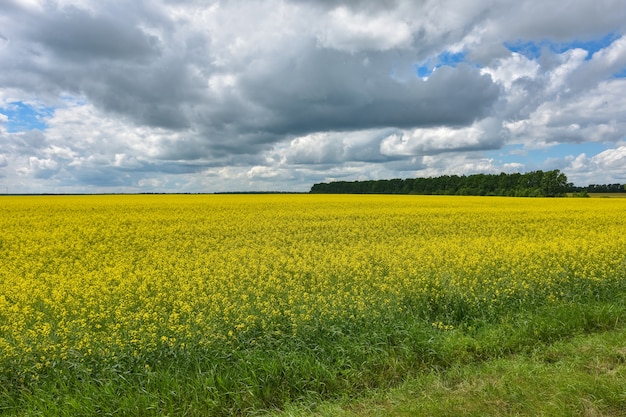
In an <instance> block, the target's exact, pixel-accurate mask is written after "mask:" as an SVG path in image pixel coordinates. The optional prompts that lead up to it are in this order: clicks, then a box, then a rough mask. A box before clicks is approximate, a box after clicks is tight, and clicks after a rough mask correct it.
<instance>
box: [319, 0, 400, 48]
mask: <svg viewBox="0 0 626 417" xmlns="http://www.w3.org/2000/svg"><path fill="white" fill-rule="evenodd" d="M322 30H323V33H321V34H319V35H318V37H317V39H318V41H319V43H320V45H322V46H323V47H329V48H335V49H338V50H342V51H347V52H350V53H354V52H359V51H363V50H379V51H384V50H389V49H394V48H400V49H408V48H409V47H410V45H411V41H412V30H411V28H410V26H409V25H408V23H407V22H406V21H403V20H401V19H398V17H396V16H394V15H392V14H391V13H380V14H376V15H374V16H372V15H368V14H364V13H353V12H352V11H351V10H350V9H348V8H347V7H338V8H336V9H334V10H331V11H330V12H329V19H328V23H327V25H326V26H325V27H324V28H323V29H322Z"/></svg>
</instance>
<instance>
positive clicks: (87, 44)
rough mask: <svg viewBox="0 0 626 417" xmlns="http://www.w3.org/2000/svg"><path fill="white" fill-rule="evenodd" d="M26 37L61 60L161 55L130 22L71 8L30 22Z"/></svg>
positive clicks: (155, 44)
mask: <svg viewBox="0 0 626 417" xmlns="http://www.w3.org/2000/svg"><path fill="white" fill-rule="evenodd" d="M28 21H30V23H31V24H30V25H27V29H26V30H25V32H26V33H25V35H26V37H27V38H29V39H30V40H32V41H33V42H36V43H38V44H41V45H42V46H43V47H44V48H45V49H46V50H48V51H51V52H52V53H54V54H56V55H57V56H58V57H59V58H60V59H70V60H75V61H82V62H84V61H85V60H90V59H114V60H143V59H147V58H150V57H154V56H156V55H158V53H159V49H160V45H159V40H158V39H157V38H156V37H155V36H150V35H148V34H146V33H145V32H143V31H142V30H141V29H139V28H138V27H137V26H136V25H134V24H133V23H135V22H132V21H130V22H129V21H126V20H125V16H123V15H121V16H119V15H118V16H114V15H93V14H92V13H90V12H88V11H85V10H79V9H76V8H74V7H69V8H67V9H62V10H53V11H51V12H50V13H45V14H43V15H41V16H32V17H29V18H27V22H28Z"/></svg>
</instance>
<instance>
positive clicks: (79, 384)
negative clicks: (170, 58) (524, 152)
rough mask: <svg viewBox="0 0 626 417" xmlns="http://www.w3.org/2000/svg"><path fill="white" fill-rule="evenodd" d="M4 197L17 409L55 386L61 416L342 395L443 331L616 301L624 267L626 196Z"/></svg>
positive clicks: (11, 380) (1, 285) (8, 356)
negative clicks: (81, 409) (85, 395)
mask: <svg viewBox="0 0 626 417" xmlns="http://www.w3.org/2000/svg"><path fill="white" fill-rule="evenodd" d="M0 208H1V210H0V265H1V268H0V386H2V387H3V388H2V389H0V404H2V403H4V404H6V405H5V406H4V407H6V408H5V409H4V411H9V412H18V411H20V410H22V411H23V410H25V409H28V410H31V411H33V410H41V409H42V408H41V407H44V409H48V410H51V409H54V408H45V407H51V405H50V402H51V401H52V400H51V398H50V397H46V395H47V394H50V393H52V392H56V394H55V395H56V398H62V399H61V400H58V401H60V402H58V403H57V404H56V407H57V408H56V410H57V411H59V410H65V411H66V412H68V413H69V411H67V410H71V404H72V401H70V400H69V399H68V395H70V394H68V393H69V392H73V391H76V390H81V389H84V390H88V389H92V390H93V391H92V393H93V392H98V393H99V394H98V395H102V396H103V397H102V398H100V399H98V398H93V396H92V398H91V399H90V401H91V404H93V405H92V406H93V407H96V408H94V409H93V410H91V411H93V412H94V413H103V414H106V412H107V410H108V412H112V411H111V410H115V409H117V410H119V409H122V408H124V407H125V404H127V403H125V402H124V401H127V402H128V404H130V403H131V400H133V401H137V398H136V397H133V395H134V394H131V393H130V392H129V391H130V390H131V388H132V390H133V391H142V392H143V393H144V394H146V393H147V394H146V395H144V397H143V398H144V399H143V400H142V401H144V402H143V403H141V402H139V403H137V404H139V405H137V406H138V407H141V406H144V407H153V408H152V409H153V410H156V409H161V410H166V411H167V410H169V411H167V412H165V411H164V414H167V413H170V414H172V413H174V414H175V413H177V412H181V413H182V412H183V411H184V412H185V413H186V414H188V415H193V414H194V413H193V409H192V407H203V408H204V411H205V412H206V411H207V410H208V411H211V412H212V413H214V414H220V413H223V414H227V413H230V412H239V413H245V412H246V410H248V411H249V410H250V409H256V408H263V407H273V406H280V405H281V404H284V403H286V402H289V401H297V400H298V399H300V398H308V397H309V396H311V395H312V396H321V397H327V396H333V395H342V394H341V393H342V392H348V393H349V394H351V393H353V392H354V390H358V389H359V388H360V387H361V388H362V387H363V386H364V387H367V386H376V385H377V384H380V383H381V381H383V380H394V379H395V380H397V379H401V378H402V374H403V372H409V371H411V367H412V366H413V365H410V364H415V363H422V364H429V363H435V362H436V361H437V357H438V356H437V355H440V354H442V353H441V352H437V351H436V349H435V348H434V346H435V345H428V343H429V340H430V341H431V342H432V341H433V340H436V337H439V336H437V335H441V334H452V335H455V337H456V336H458V337H459V338H463V337H470V336H471V335H472V334H474V333H475V332H478V331H480V328H481V326H482V325H484V323H495V322H499V323H504V322H505V321H506V320H507V317H509V316H510V315H513V314H517V313H519V312H528V311H534V310H536V309H546V308H552V306H554V307H555V308H556V307H559V306H568V305H574V304H576V303H585V302H589V301H593V300H611V299H613V298H614V297H615V294H618V293H623V292H624V288H625V283H624V281H625V280H626V277H625V276H626V273H625V270H626V233H624V231H626V199H530V198H529V199H518V198H484V197H482V198H481V197H435V196H432V197H431V196H419V197H418V196H380V195H378V196H342V195H332V196H331V195H142V196H137V195H128V196H127V195H124V196H121V195H120V196H32V197H26V196H23V197H9V196H7V197H1V198H0ZM474 350H475V351H476V352H478V353H476V352H474V353H476V354H477V355H480V352H479V350H480V348H479V347H475V349H474ZM429 355H430V356H429ZM473 357H474V356H472V358H473ZM470 359H471V358H470ZM176 384H178V385H176ZM190 386H191V387H193V389H190V388H189V387H190ZM59 393H61V394H62V395H60V396H59ZM107 393H108V394H107ZM50 395H52V394H50ZM63 395H65V397H64V396H63ZM190 396H191V397H193V398H191V397H190ZM105 397H106V398H105ZM24 398H29V400H28V401H26V400H24ZM33 398H35V399H36V398H41V403H40V404H38V405H37V403H36V400H33ZM113 399H115V400H113ZM112 401H117V403H115V404H113V403H112ZM44 403H45V404H44ZM68 404H69V405H68ZM83 406H84V404H83ZM38 407H39V408H38ZM68 407H69V408H68ZM107 407H108V408H107ZM2 410H3V409H2V406H1V405H0V411H2ZM197 412H198V415H201V413H200V412H199V411H197Z"/></svg>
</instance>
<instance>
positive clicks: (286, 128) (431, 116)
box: [243, 49, 499, 134]
mask: <svg viewBox="0 0 626 417" xmlns="http://www.w3.org/2000/svg"><path fill="white" fill-rule="evenodd" d="M392 70H393V68H390V67H386V68H385V67H382V66H375V65H370V64H366V65H364V64H363V57H358V56H354V55H351V54H347V53H343V52H339V51H333V50H326V49H317V50H314V51H313V52H312V53H311V54H309V55H308V56H305V57H304V58H299V59H298V62H296V63H293V62H289V63H288V64H287V65H282V66H280V67H274V66H272V67H271V68H270V71H268V72H266V73H263V72H262V71H261V70H260V71H252V72H251V74H253V75H254V76H253V77H251V78H250V79H246V80H244V82H243V83H244V88H245V91H247V93H248V96H249V97H250V98H251V100H253V101H254V102H255V103H258V104H260V105H261V106H262V108H264V109H269V110H270V111H271V116H272V118H271V119H270V123H269V124H267V125H265V126H264V125H262V124H258V125H252V126H250V128H257V129H264V130H268V131H273V132H276V133H281V134H284V133H298V134H302V133H309V132H312V131H324V130H358V129H369V128H380V127H416V126H436V125H445V124H450V125H467V124H470V123H472V122H473V121H474V120H476V119H477V118H480V117H483V116H485V115H486V114H487V113H488V111H489V109H490V106H491V105H492V104H493V103H494V101H495V100H496V99H497V97H498V94H499V88H498V87H497V86H496V85H495V84H493V82H492V80H491V78H490V77H489V76H485V75H481V74H480V73H479V71H477V70H476V69H473V68H470V67H469V66H466V65H460V66H458V67H457V68H449V67H443V68H441V69H440V70H438V71H435V73H433V75H432V76H431V77H430V78H429V79H428V80H426V81H422V80H421V79H419V78H417V77H415V76H413V77H411V78H410V79H408V80H406V81H404V80H396V79H394V78H393V77H392V76H390V73H391V72H392ZM262 122H264V120H263V121H262Z"/></svg>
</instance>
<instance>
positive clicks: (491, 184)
mask: <svg viewBox="0 0 626 417" xmlns="http://www.w3.org/2000/svg"><path fill="white" fill-rule="evenodd" d="M310 192H311V193H318V194H422V195H493V196H511V197H562V196H565V195H566V194H567V193H575V195H578V196H585V195H586V194H587V193H592V192H593V193H616V192H626V189H625V185H621V184H609V185H597V184H591V185H589V186H587V187H576V186H574V185H573V184H572V183H568V182H567V177H566V176H565V174H563V173H562V172H560V171H559V170H558V169H557V170H553V171H533V172H528V173H525V174H521V173H514V174H506V173H504V172H503V173H501V174H474V175H467V176H466V175H461V176H459V175H443V176H440V177H429V178H407V179H399V178H398V179H391V180H369V181H334V182H329V183H319V184H314V185H313V186H312V187H311V191H310Z"/></svg>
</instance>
